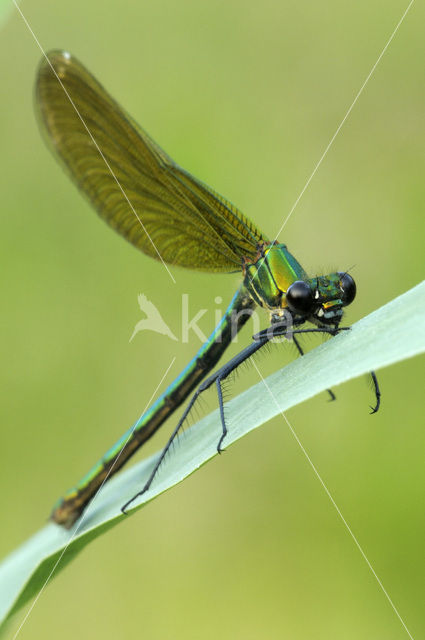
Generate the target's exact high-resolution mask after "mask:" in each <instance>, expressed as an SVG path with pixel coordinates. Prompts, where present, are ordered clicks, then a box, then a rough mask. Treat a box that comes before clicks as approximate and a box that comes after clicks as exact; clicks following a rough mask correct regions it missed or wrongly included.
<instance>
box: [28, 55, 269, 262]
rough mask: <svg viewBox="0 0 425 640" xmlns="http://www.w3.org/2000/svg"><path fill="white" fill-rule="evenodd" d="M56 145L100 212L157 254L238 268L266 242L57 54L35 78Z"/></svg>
mask: <svg viewBox="0 0 425 640" xmlns="http://www.w3.org/2000/svg"><path fill="white" fill-rule="evenodd" d="M35 97H36V107H37V110H38V115H39V121H40V124H41V128H42V131H43V134H44V136H45V138H46V140H47V143H48V145H49V147H50V148H51V149H52V150H53V151H54V154H55V155H56V156H57V157H58V158H59V160H60V161H61V163H62V165H63V166H64V167H65V170H66V171H67V173H68V174H69V175H70V176H71V178H72V180H73V181H74V182H75V183H76V184H77V186H78V187H79V189H81V191H82V192H83V193H85V194H86V196H87V197H88V199H89V200H90V202H91V203H92V204H93V206H94V207H95V209H96V211H97V212H98V214H99V215H100V216H101V217H102V218H103V219H104V220H105V221H106V222H107V223H108V224H109V225H110V226H111V227H112V228H113V229H115V230H116V231H117V232H118V233H119V234H121V235H122V236H123V237H124V238H125V239H126V240H128V241H129V242H131V243H132V244H133V245H134V246H135V247H137V248H138V249H140V250H141V251H143V253H146V254H147V255H149V256H152V257H153V258H157V259H160V258H161V259H162V260H164V261H165V262H167V263H169V264H175V265H180V266H183V267H189V268H191V269H200V270H203V271H235V270H237V269H238V268H240V265H241V258H242V257H244V256H247V257H254V256H255V254H256V245H257V243H258V242H261V241H263V240H265V238H264V237H263V236H262V234H261V233H260V232H259V231H258V230H257V229H256V228H255V227H254V225H253V224H252V223H251V222H250V221H249V220H248V219H247V218H245V216H243V215H242V213H240V212H239V211H238V210H237V209H236V208H235V207H234V206H233V205H231V204H230V203H229V202H227V200H225V199H224V198H222V197H221V196H220V195H218V194H217V193H215V192H214V191H212V190H211V189H210V188H209V187H207V186H206V185H205V184H203V183H202V182H200V181H198V180H197V179H196V178H194V177H193V176H191V175H190V174H189V173H187V172H186V171H184V169H181V168H180V167H179V166H178V165H177V164H176V163H175V162H173V160H172V159H171V158H170V157H169V156H168V155H167V154H166V153H165V152H164V151H162V149H161V148H160V147H159V146H158V145H157V144H156V143H155V142H154V141H153V140H152V139H151V138H150V137H149V136H148V135H147V134H146V133H145V132H144V131H143V129H141V128H140V127H139V126H138V125H137V124H136V123H135V122H134V120H133V119H132V118H131V117H130V116H129V115H128V114H127V113H126V112H125V111H124V110H123V109H122V108H121V107H120V106H119V105H118V104H117V103H116V102H115V100H113V98H111V96H110V95H109V94H108V93H107V92H106V91H105V89H104V88H103V87H102V86H101V85H100V84H99V83H98V82H97V80H95V78H94V77H93V76H92V75H91V74H90V73H89V72H88V71H87V69H85V67H84V66H83V65H82V64H81V63H80V62H79V61H78V60H76V59H75V58H74V57H73V56H71V55H70V54H68V53H66V52H63V51H52V52H50V53H49V54H48V56H47V59H45V58H44V59H43V60H42V62H41V64H40V67H39V70H38V75H37V81H36V96H35Z"/></svg>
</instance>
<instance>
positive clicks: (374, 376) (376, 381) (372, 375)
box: [370, 371, 381, 413]
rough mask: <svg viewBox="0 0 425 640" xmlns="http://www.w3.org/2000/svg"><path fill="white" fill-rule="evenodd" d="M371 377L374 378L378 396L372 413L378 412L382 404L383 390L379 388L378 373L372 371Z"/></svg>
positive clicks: (376, 395)
mask: <svg viewBox="0 0 425 640" xmlns="http://www.w3.org/2000/svg"><path fill="white" fill-rule="evenodd" d="M370 377H371V378H372V382H373V387H374V389H375V398H376V404H375V406H374V407H370V408H371V409H372V411H371V412H370V413H376V412H377V411H378V409H379V407H380V406H381V390H380V388H379V383H378V378H377V377H376V373H375V372H374V371H371V372H370Z"/></svg>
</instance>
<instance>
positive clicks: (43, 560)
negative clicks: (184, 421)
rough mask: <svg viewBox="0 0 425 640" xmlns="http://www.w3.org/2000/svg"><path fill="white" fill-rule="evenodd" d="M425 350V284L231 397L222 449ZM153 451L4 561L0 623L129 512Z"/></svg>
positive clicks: (190, 463)
mask: <svg viewBox="0 0 425 640" xmlns="http://www.w3.org/2000/svg"><path fill="white" fill-rule="evenodd" d="M423 351H425V281H424V282H422V283H421V284H419V285H417V286H416V287H414V288H413V289H411V290H410V291H408V292H407V293H405V294H403V295H402V296H400V297H398V298H396V299H395V300H393V301H392V302H390V303H388V304H387V305H385V306H384V307H381V308H380V309H378V310H377V311H375V312H373V313H371V314H370V315H369V316H367V317H366V318H363V319H362V320H360V322H357V323H356V324H355V325H353V327H352V330H351V331H346V332H343V333H341V334H339V335H338V336H336V337H334V338H332V339H331V340H329V341H327V342H326V343H324V344H322V345H320V346H319V347H318V348H317V349H314V350H313V351H311V352H310V353H308V354H307V355H306V356H305V357H303V358H298V359H297V360H295V361H294V362H292V363H291V364H289V365H288V366H286V367H285V368H283V369H281V370H280V371H278V372H277V373H275V374H273V375H271V376H270V377H269V378H267V379H266V381H265V383H264V382H263V381H261V382H259V383H258V384H256V385H255V386H253V387H251V388H250V389H248V390H247V391H245V392H244V393H242V394H241V395H239V396H238V397H237V398H235V399H233V400H231V401H230V402H229V404H228V412H229V415H230V416H231V419H230V421H229V423H230V424H231V429H230V430H229V434H228V436H227V438H226V440H225V446H226V447H228V446H229V445H230V444H232V443H233V442H235V441H236V440H238V439H239V438H241V437H242V436H243V435H245V434H247V433H248V432H249V431H251V430H252V429H255V428H256V427H258V426H260V425H261V424H264V423H265V422H267V420H270V418H273V417H274V416H276V415H277V414H278V413H280V412H282V411H286V410H287V409H290V408H291V407H293V406H295V405H297V404H299V403H300V402H303V401H304V400H307V399H308V398H311V397H312V396H314V395H316V394H317V393H319V392H321V391H323V390H325V389H327V388H329V387H335V386H336V385H338V384H341V383H342V382H346V381H347V380H350V379H352V378H355V377H357V376H360V375H362V374H364V373H367V372H368V371H371V370H377V369H380V368H382V367H385V366H388V365H389V364H393V363H394V362H398V361H400V360H404V359H406V358H410V357H412V356H414V355H417V354H419V353H422V352H423ZM330 365H331V366H330ZM385 401H389V400H386V399H385ZM220 431H221V426H220V420H219V415H218V411H214V412H213V413H211V414H210V415H208V416H206V417H205V418H203V419H202V420H200V421H199V422H198V423H197V424H196V425H194V426H193V427H192V428H191V429H188V430H187V432H186V437H185V439H184V443H183V444H182V446H181V447H178V448H177V449H176V450H175V451H174V452H173V454H172V455H170V456H169V457H168V458H167V459H166V461H165V463H164V466H163V468H162V473H161V474H160V476H159V477H158V478H157V479H156V480H155V482H154V484H153V486H152V488H151V490H150V491H149V492H148V493H146V494H145V495H143V496H142V498H141V499H139V500H138V501H136V502H135V503H133V507H132V509H131V511H130V513H131V514H132V513H134V512H135V511H136V510H137V509H139V508H141V506H142V505H143V504H145V503H146V502H148V501H149V500H152V499H153V498H155V497H156V496H157V495H159V494H160V493H162V492H163V491H166V490H167V489H169V488H170V487H172V486H173V485H175V484H177V483H178V482H181V481H182V480H183V479H184V478H186V477H187V476H188V475H190V474H191V473H193V472H194V471H195V470H196V469H198V468H199V467H200V466H201V465H203V464H204V463H205V462H207V461H208V460H209V459H210V458H212V457H213V456H215V455H216V453H217V451H216V446H217V441H218V437H219V434H220ZM157 455H158V454H157ZM157 455H155V456H152V457H151V458H149V459H147V460H144V461H142V462H141V463H139V464H137V465H135V466H133V467H131V468H130V469H128V470H127V471H125V472H123V473H121V474H119V475H118V476H117V477H114V478H113V479H111V481H110V482H108V484H107V485H106V486H105V487H104V489H103V490H102V492H101V493H99V494H98V495H97V496H96V498H95V499H94V500H93V501H92V503H91V504H90V505H89V507H88V509H87V511H86V513H85V514H84V515H83V517H82V518H81V519H80V522H77V523H76V527H74V529H73V530H71V531H67V530H65V529H63V528H62V527H60V526H58V525H56V524H53V523H50V524H48V525H47V526H46V527H44V528H43V529H42V530H41V531H39V532H38V533H36V534H35V535H34V536H33V537H31V538H30V539H29V540H28V541H27V542H26V543H25V544H23V545H22V546H21V547H19V548H18V549H17V550H16V551H14V552H13V553H12V554H11V555H10V556H9V557H8V558H6V559H5V560H4V562H3V563H2V564H1V565H0V594H1V595H0V620H3V621H4V620H6V619H7V618H8V617H10V616H11V615H12V614H13V613H14V612H16V611H17V610H18V609H19V608H20V607H22V606H23V605H24V604H25V603H27V602H28V601H29V600H30V599H31V598H33V597H34V596H35V595H37V593H38V592H39V591H40V589H41V588H42V587H43V585H44V584H45V583H46V581H47V580H48V579H50V578H51V577H54V576H56V575H57V574H58V572H59V571H60V570H61V569H63V568H64V567H65V566H66V565H67V564H68V562H70V561H71V560H72V559H73V558H74V557H75V556H76V555H77V553H79V552H80V551H81V550H82V549H83V548H84V547H85V546H86V545H87V544H88V543H89V542H91V541H92V540H93V539H94V538H96V537H97V536H99V535H101V534H102V533H104V532H105V531H107V530H108V529H109V528H111V527H113V526H115V525H116V524H118V523H119V522H120V521H121V520H123V518H128V517H129V516H123V515H122V514H121V511H120V508H121V506H122V505H123V503H124V502H125V501H126V500H128V499H129V498H130V497H132V495H133V494H134V493H135V492H137V491H138V490H139V489H140V487H142V486H143V484H144V482H145V480H146V479H147V478H148V475H149V473H150V471H151V469H152V467H153V465H154V463H155V459H156V457H157ZM49 581H50V580H49Z"/></svg>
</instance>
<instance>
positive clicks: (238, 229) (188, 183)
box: [36, 51, 380, 527]
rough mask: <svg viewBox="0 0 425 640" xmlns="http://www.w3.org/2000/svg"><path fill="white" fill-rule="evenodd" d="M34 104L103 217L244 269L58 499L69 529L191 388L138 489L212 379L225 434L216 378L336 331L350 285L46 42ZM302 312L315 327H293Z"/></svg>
mask: <svg viewBox="0 0 425 640" xmlns="http://www.w3.org/2000/svg"><path fill="white" fill-rule="evenodd" d="M36 107H37V110H38V116H39V121H40V124H41V128H42V131H43V133H44V135H45V138H46V140H47V143H48V145H49V146H50V148H51V149H52V151H53V153H54V154H55V156H56V157H57V158H58V159H59V160H60V161H61V163H62V165H63V166H64V168H65V170H66V171H67V173H68V174H69V175H70V177H71V178H72V180H73V181H74V182H75V183H76V184H77V186H78V187H79V188H80V189H81V191H82V192H83V193H84V194H85V195H86V196H87V197H88V199H89V200H90V202H91V203H92V204H93V206H94V208H95V209H96V210H97V212H98V214H99V215H100V217H101V218H103V219H104V220H105V222H107V223H108V224H109V225H110V226H111V227H112V228H113V229H115V230H116V231H117V232H118V233H119V234H120V235H122V236H123V237H124V238H125V239H126V240H128V241H129V242H131V244H133V245H134V246H135V247H137V248H138V249H140V250H141V251H142V252H143V253H145V254H147V255H148V256H151V257H153V258H156V259H158V260H162V261H163V262H164V263H167V264H170V265H178V266H181V267H187V268H189V269H197V270H201V271H209V272H234V271H238V270H240V271H241V274H242V277H243V280H242V283H241V285H240V287H239V289H238V291H237V292H236V293H235V295H234V297H233V299H232V301H231V302H230V304H229V306H228V308H227V310H226V313H225V315H224V317H223V319H222V320H221V322H220V323H219V324H218V326H217V327H216V328H215V330H214V331H213V333H212V334H211V335H210V337H209V338H208V340H207V342H206V343H205V344H203V345H202V347H201V348H200V349H199V351H198V353H197V354H196V355H195V357H194V358H193V360H191V362H190V363H189V364H188V365H187V367H186V368H185V369H184V370H183V371H182V373H181V374H180V375H179V376H178V377H177V378H176V380H174V382H173V383H172V384H171V385H170V386H169V387H168V389H167V390H166V391H165V393H163V394H162V395H161V396H160V397H159V398H158V400H157V401H156V402H155V403H154V404H153V406H152V407H151V408H150V409H149V410H148V411H147V412H146V413H144V414H143V415H142V416H141V417H140V418H139V420H137V422H136V423H135V424H134V425H133V426H132V427H131V428H130V429H129V430H128V431H127V432H126V433H125V434H124V435H123V436H122V437H121V438H120V439H119V440H118V441H117V442H116V443H115V444H114V445H113V446H112V447H111V448H110V449H109V451H107V452H106V454H105V455H104V456H103V457H102V458H101V459H100V460H99V461H98V463H97V464H96V465H95V466H94V467H93V468H92V469H91V470H90V471H89V472H88V474H87V475H85V476H84V477H83V478H82V480H80V482H79V483H78V484H77V485H76V486H75V487H74V488H73V489H71V490H70V491H68V492H67V493H66V494H65V496H64V497H63V498H61V499H60V500H59V501H58V503H57V504H56V505H55V507H54V510H53V513H52V519H53V520H54V521H55V522H57V523H59V524H62V525H64V526H66V527H70V526H71V525H72V524H73V523H74V522H75V521H76V520H77V519H78V517H79V516H80V514H81V513H82V512H83V511H84V509H85V507H86V506H87V504H88V503H89V502H90V500H91V499H92V498H93V496H94V495H95V494H96V492H97V491H98V490H99V488H100V487H101V485H102V484H103V483H104V482H105V480H107V479H109V478H110V477H111V476H112V475H113V474H114V473H116V472H117V471H118V470H119V469H120V468H121V467H122V466H123V464H125V462H127V460H128V459H129V458H130V457H131V456H132V455H133V454H134V453H135V451H137V449H139V447H141V446H142V445H143V444H144V443H145V442H146V441H147V440H148V439H149V438H150V437H151V436H152V435H153V434H154V433H155V432H156V430H157V429H158V428H159V427H160V426H161V425H162V424H163V423H164V421H165V420H167V419H168V418H169V417H170V416H171V414H172V413H174V411H176V409H177V408H178V407H179V406H180V405H181V404H182V403H183V402H184V400H186V398H188V396H189V395H190V394H191V393H192V392H194V393H193V395H192V398H191V399H190V401H189V403H188V405H187V407H186V409H185V411H184V412H183V415H182V417H181V419H180V420H179V422H178V424H177V426H176V428H175V429H174V431H173V433H172V435H171V438H170V440H169V442H168V444H167V445H166V447H165V449H164V450H163V452H162V454H161V456H160V457H159V459H158V461H157V463H156V465H155V468H154V470H153V471H152V474H151V476H150V478H149V480H148V481H147V483H146V484H145V486H144V487H143V488H142V491H141V492H139V493H138V494H137V495H139V494H140V493H143V492H144V491H146V490H147V489H148V488H149V487H150V485H151V483H152V481H153V479H154V477H155V474H156V472H157V470H158V468H159V466H160V464H161V462H162V460H163V459H164V456H165V455H166V453H167V451H168V450H169V447H170V444H171V442H172V441H173V439H174V438H175V437H176V436H177V434H178V432H179V430H180V429H181V427H182V425H183V423H184V422H185V420H186V418H187V416H188V413H189V411H190V410H191V408H192V407H193V405H194V403H195V402H196V399H197V398H198V396H199V394H200V393H202V392H203V391H204V390H205V389H208V388H209V387H211V386H212V385H215V386H216V388H217V393H218V400H219V407H220V414H221V424H222V433H221V437H220V439H219V441H218V445H217V448H218V450H219V451H220V449H221V446H222V443H223V440H224V437H225V435H226V433H227V428H226V421H225V418H224V411H223V395H222V387H221V385H222V382H223V380H224V379H225V378H227V376H228V375H229V374H230V373H231V372H232V371H234V370H235V369H236V368H237V367H238V366H239V365H240V364H241V363H242V362H243V361H245V360H246V359H247V358H249V357H250V356H251V355H253V354H254V353H255V352H256V351H258V350H259V349H261V348H262V347H263V346H264V345H265V344H267V343H268V342H269V341H270V340H271V339H272V338H273V337H275V336H278V335H284V336H290V337H291V338H292V340H293V341H294V344H295V346H296V348H297V349H298V352H299V354H300V355H303V350H302V348H301V346H300V344H299V342H298V340H297V337H296V335H297V334H300V333H308V332H319V333H327V334H332V335H334V334H336V333H338V331H340V330H341V329H342V327H340V326H339V325H340V322H341V319H342V315H343V308H344V307H345V306H347V305H349V304H350V303H351V302H352V301H353V299H354V297H355V294H356V285H355V283H354V280H353V278H352V277H351V275H349V274H348V273H346V272H342V271H339V272H334V273H330V274H328V275H323V276H319V277H317V276H315V277H310V276H309V275H308V274H307V273H306V272H305V271H304V269H303V268H302V267H301V265H300V264H299V262H298V261H297V260H296V259H295V258H294V256H293V255H292V254H291V253H290V252H289V251H288V249H287V247H286V245H284V244H280V243H278V242H275V241H269V240H268V239H267V238H266V237H265V236H264V235H263V234H262V233H261V232H260V231H259V230H258V229H257V228H256V227H255V226H254V225H253V224H252V222H251V221H250V220H248V219H247V218H246V217H245V216H244V215H243V214H242V213H241V212H240V211H238V209H236V207H234V206H233V205H232V204H230V202H228V201H227V200H225V199H224V198H223V197H222V196H220V195H218V194H217V193H215V192H214V191H213V190H211V189H210V188H209V187H207V186H206V185H205V184H203V183H202V182H200V181H199V180H197V179H196V178H194V177H193V176H191V175H190V174H189V173H188V172H187V171H185V170H184V169H182V168H181V167H179V166H178V165H177V164H176V163H175V162H173V160H172V159H171V158H170V157H169V156H168V155H167V154H166V153H164V151H162V149H160V147H159V146H158V145H157V144H156V143H155V142H154V141H153V140H152V139H151V138H150V137H149V136H148V135H147V134H146V133H145V131H143V130H142V129H141V128H140V127H139V126H138V125H137V124H136V123H135V122H134V120H133V119H132V118H131V117H130V116H129V115H128V114H127V113H126V112H125V111H124V110H123V109H122V108H121V107H120V106H119V105H118V104H117V103H116V102H115V100H113V98H112V97H111V96H110V95H109V94H108V93H107V92H106V91H105V89H104V88H103V87H102V86H101V85H100V84H99V83H98V82H97V80H95V78H94V77H93V76H92V75H91V74H90V73H89V72H88V71H87V69H85V67H84V66H83V65H82V64H81V63H80V62H79V61H78V60H76V58H74V57H73V56H71V55H70V54H69V53H66V52H63V51H52V52H51V53H49V54H48V55H47V56H46V58H45V59H43V60H42V62H41V64H40V67H39V70H38V75H37V82H36ZM257 305H259V306H260V307H262V308H263V309H265V311H266V312H267V313H268V314H269V319H270V328H269V329H268V330H267V331H263V332H260V333H259V334H257V335H256V336H254V340H253V342H251V343H250V344H249V345H248V346H247V347H246V348H245V349H244V350H243V351H242V352H241V353H240V354H239V355H237V356H236V357H234V358H233V359H232V360H230V362H229V363H227V364H226V365H224V366H223V367H221V368H220V369H218V370H217V371H216V372H215V373H213V374H212V375H210V377H208V378H207V379H205V377H206V375H207V374H208V373H209V372H210V371H212V369H213V368H214V367H215V365H216V364H217V362H218V361H219V359H220V357H221V356H222V354H223V352H224V351H225V350H226V348H227V347H228V345H229V343H230V342H231V340H232V338H233V337H234V336H235V334H236V333H237V332H238V331H239V330H240V329H241V328H242V326H243V325H244V324H245V323H246V321H247V320H248V318H249V316H250V312H251V311H252V309H253V308H254V307H256V306H257ZM306 322H310V323H312V324H313V325H315V327H313V328H299V327H300V326H301V325H304V323H306ZM371 376H372V379H373V382H374V386H375V394H376V404H375V406H374V407H373V408H372V412H376V411H377V410H378V408H379V404H380V391H379V387H378V383H377V380H376V376H375V374H374V373H373V372H371ZM329 393H330V394H331V397H333V394H332V391H330V390H329ZM135 497H136V496H135ZM133 499H134V498H133ZM133 499H132V500H133ZM130 502H131V501H129V502H128V503H127V504H126V505H124V507H123V509H125V507H127V506H128V505H129V504H130Z"/></svg>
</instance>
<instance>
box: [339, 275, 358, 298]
mask: <svg viewBox="0 0 425 640" xmlns="http://www.w3.org/2000/svg"><path fill="white" fill-rule="evenodd" d="M338 275H339V277H340V281H339V286H340V287H341V291H342V300H343V302H344V305H347V304H351V303H352V302H353V300H354V298H355V297H356V283H355V282H354V280H353V278H352V277H351V276H350V275H349V274H348V273H344V272H342V271H339V272H338Z"/></svg>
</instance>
